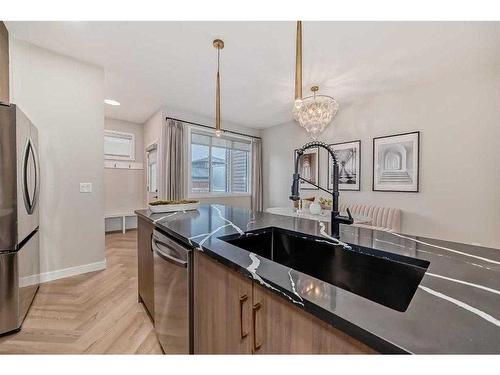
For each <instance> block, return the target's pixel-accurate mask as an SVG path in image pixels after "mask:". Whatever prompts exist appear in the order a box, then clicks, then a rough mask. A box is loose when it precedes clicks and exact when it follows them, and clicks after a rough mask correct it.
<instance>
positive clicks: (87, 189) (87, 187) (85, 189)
mask: <svg viewBox="0 0 500 375" xmlns="http://www.w3.org/2000/svg"><path fill="white" fill-rule="evenodd" d="M80 193H92V182H80Z"/></svg>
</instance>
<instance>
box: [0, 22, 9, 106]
mask: <svg viewBox="0 0 500 375" xmlns="http://www.w3.org/2000/svg"><path fill="white" fill-rule="evenodd" d="M0 102H3V103H9V32H8V31H7V28H6V27H5V24H4V23H3V22H2V21H0Z"/></svg>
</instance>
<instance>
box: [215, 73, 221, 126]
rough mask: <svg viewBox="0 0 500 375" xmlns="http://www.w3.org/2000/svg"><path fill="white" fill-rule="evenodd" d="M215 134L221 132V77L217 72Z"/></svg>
mask: <svg viewBox="0 0 500 375" xmlns="http://www.w3.org/2000/svg"><path fill="white" fill-rule="evenodd" d="M215 132H216V133H217V132H220V76H219V72H217V83H216V89H215Z"/></svg>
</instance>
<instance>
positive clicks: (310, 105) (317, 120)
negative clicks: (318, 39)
mask: <svg viewBox="0 0 500 375" xmlns="http://www.w3.org/2000/svg"><path fill="white" fill-rule="evenodd" d="M311 91H312V95H310V96H307V97H305V98H303V97H302V22H301V21H297V35H296V45H295V103H294V106H293V117H294V118H295V120H296V121H298V123H299V124H300V126H302V127H303V128H304V129H305V130H306V131H307V132H308V133H310V134H311V135H312V137H315V136H316V135H318V134H319V133H321V132H322V131H323V130H324V129H325V128H326V127H327V126H328V124H330V122H332V120H333V118H334V117H335V115H336V114H337V111H338V109H339V105H338V103H337V101H336V100H335V99H334V98H332V97H331V96H328V95H320V94H318V93H317V92H318V91H319V86H312V87H311Z"/></svg>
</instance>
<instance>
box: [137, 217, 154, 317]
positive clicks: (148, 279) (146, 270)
mask: <svg viewBox="0 0 500 375" xmlns="http://www.w3.org/2000/svg"><path fill="white" fill-rule="evenodd" d="M153 229H154V225H153V224H151V223H150V222H149V221H147V220H146V219H143V218H141V217H140V216H138V217H137V230H138V234H137V261H138V275H137V278H138V290H139V301H142V302H143V303H144V306H145V307H146V310H147V311H148V313H149V315H150V317H151V319H154V316H155V315H154V262H153V251H152V248H151V237H152V236H153Z"/></svg>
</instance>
